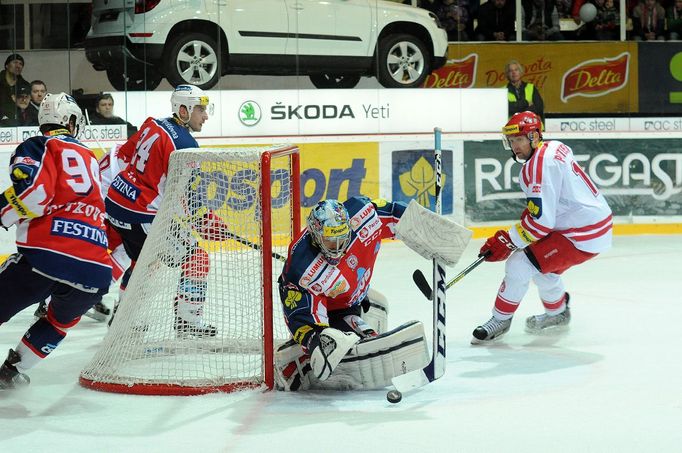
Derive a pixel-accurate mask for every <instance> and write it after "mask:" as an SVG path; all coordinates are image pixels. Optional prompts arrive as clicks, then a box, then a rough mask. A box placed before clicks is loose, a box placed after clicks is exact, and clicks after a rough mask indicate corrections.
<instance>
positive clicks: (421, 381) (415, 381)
mask: <svg viewBox="0 0 682 453" xmlns="http://www.w3.org/2000/svg"><path fill="white" fill-rule="evenodd" d="M429 382H431V381H429V378H428V377H426V373H424V370H414V371H410V372H409V373H405V374H401V375H400V376H395V377H393V379H391V383H392V384H393V387H395V389H396V390H398V391H399V392H400V393H405V392H409V391H411V390H415V389H418V388H420V387H423V386H425V385H426V384H428V383H429Z"/></svg>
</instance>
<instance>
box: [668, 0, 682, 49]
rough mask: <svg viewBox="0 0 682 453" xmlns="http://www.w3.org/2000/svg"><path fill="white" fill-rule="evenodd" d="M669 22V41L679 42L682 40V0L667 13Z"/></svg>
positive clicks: (670, 7) (671, 6) (669, 8)
mask: <svg viewBox="0 0 682 453" xmlns="http://www.w3.org/2000/svg"><path fill="white" fill-rule="evenodd" d="M666 20H667V21H668V39H670V40H671V41H677V40H679V39H681V38H682V0H675V2H674V3H673V4H672V5H670V6H669V7H668V12H667V13H666Z"/></svg>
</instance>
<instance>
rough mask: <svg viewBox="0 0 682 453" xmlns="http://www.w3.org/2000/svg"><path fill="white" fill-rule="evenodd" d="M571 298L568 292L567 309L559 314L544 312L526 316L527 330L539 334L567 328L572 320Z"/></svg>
mask: <svg viewBox="0 0 682 453" xmlns="http://www.w3.org/2000/svg"><path fill="white" fill-rule="evenodd" d="M569 300H570V296H569V295H568V293H566V309H565V310H564V311H562V312H561V313H559V314H558V315H549V314H547V313H543V314H541V315H534V316H529V317H528V318H526V332H528V333H535V334H538V333H542V332H559V331H562V330H565V329H567V328H568V324H569V323H570V322H571V310H570V308H569V307H568V302H569Z"/></svg>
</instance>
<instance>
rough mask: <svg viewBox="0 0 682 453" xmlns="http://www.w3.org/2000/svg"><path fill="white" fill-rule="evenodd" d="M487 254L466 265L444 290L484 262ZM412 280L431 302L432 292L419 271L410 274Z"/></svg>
mask: <svg viewBox="0 0 682 453" xmlns="http://www.w3.org/2000/svg"><path fill="white" fill-rule="evenodd" d="M489 254H490V252H487V253H486V254H484V255H482V256H479V257H478V259H477V260H476V261H474V262H473V263H471V264H470V265H468V266H467V267H466V268H465V269H464V270H463V271H462V272H460V273H459V274H457V275H456V276H455V277H453V278H452V280H450V281H449V282H448V283H447V284H446V285H445V290H446V291H447V290H448V289H450V288H452V286H454V284H455V283H457V282H458V281H460V280H461V279H463V278H464V276H465V275H467V274H468V273H469V272H471V271H472V270H474V269H475V268H476V267H477V266H478V265H479V264H481V263H482V262H483V261H485V259H486V257H487V256H488V255H489ZM412 280H414V283H415V284H416V285H417V288H419V291H421V292H422V294H423V295H424V296H426V298H427V299H429V300H433V292H432V291H431V286H430V285H429V282H427V281H426V277H425V276H424V274H423V273H422V271H421V270H419V269H417V270H416V271H414V272H413V273H412Z"/></svg>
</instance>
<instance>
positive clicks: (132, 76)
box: [107, 67, 163, 91]
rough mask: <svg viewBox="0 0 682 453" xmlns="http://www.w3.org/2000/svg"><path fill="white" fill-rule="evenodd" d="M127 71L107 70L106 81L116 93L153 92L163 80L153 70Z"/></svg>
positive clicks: (132, 69)
mask: <svg viewBox="0 0 682 453" xmlns="http://www.w3.org/2000/svg"><path fill="white" fill-rule="evenodd" d="M127 71H128V72H127V73H126V72H125V70H124V69H123V68H117V67H111V68H107V79H109V83H111V86H112V87H114V89H115V90H116V91H154V90H155V89H156V87H158V86H159V84H160V83H161V80H162V79H163V76H162V75H161V74H159V73H158V72H157V71H155V70H153V69H148V68H135V67H128V68H127Z"/></svg>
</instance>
